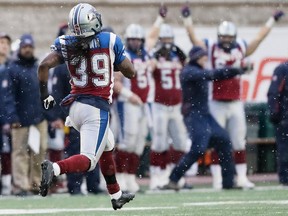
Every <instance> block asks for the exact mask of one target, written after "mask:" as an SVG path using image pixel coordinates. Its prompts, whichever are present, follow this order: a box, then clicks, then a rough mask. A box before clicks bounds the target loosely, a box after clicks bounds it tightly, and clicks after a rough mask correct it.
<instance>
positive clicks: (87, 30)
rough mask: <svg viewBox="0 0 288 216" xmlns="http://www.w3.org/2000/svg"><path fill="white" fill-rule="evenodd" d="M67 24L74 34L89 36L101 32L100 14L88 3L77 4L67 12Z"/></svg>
mask: <svg viewBox="0 0 288 216" xmlns="http://www.w3.org/2000/svg"><path fill="white" fill-rule="evenodd" d="M68 26H69V29H70V31H71V32H72V33H74V34H75V36H79V37H90V36H92V35H95V34H97V33H99V32H101V27H102V20H101V14H100V13H98V12H97V10H96V9H95V8H94V7H93V6H92V5H90V4H86V3H84V4H82V3H81V4H78V5H76V6H75V7H73V8H72V9H71V11H70V13H69V21H68Z"/></svg>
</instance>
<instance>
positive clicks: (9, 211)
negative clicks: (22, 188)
mask: <svg viewBox="0 0 288 216" xmlns="http://www.w3.org/2000/svg"><path fill="white" fill-rule="evenodd" d="M175 208H177V207H176V206H169V207H137V208H136V207H135V208H123V209H121V211H139V210H140V211H146V210H159V209H160V210H165V209H175ZM91 211H95V212H96V211H113V212H114V210H113V209H112V208H88V209H87V208H85V209H84V208H83V209H81V208H78V209H77V208H75V209H73V208H71V209H67V208H63V209H0V215H19V214H21V215H25V214H27V215H31V214H54V213H61V212H91Z"/></svg>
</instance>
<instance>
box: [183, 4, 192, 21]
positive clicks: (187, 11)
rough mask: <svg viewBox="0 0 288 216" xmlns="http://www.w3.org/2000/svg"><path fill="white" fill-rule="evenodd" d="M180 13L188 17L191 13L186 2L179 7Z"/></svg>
mask: <svg viewBox="0 0 288 216" xmlns="http://www.w3.org/2000/svg"><path fill="white" fill-rule="evenodd" d="M181 14H182V17H183V18H186V17H189V16H190V15H191V10H190V8H189V6H188V4H185V5H184V6H183V7H182V9H181Z"/></svg>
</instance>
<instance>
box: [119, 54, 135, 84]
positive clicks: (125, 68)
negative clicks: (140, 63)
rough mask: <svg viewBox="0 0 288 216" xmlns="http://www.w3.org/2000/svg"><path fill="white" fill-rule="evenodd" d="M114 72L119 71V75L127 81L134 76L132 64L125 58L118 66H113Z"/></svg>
mask: <svg viewBox="0 0 288 216" xmlns="http://www.w3.org/2000/svg"><path fill="white" fill-rule="evenodd" d="M115 70H117V71H118V70H119V71H121V73H122V74H123V75H124V76H125V77H127V78H129V79H131V78H133V77H135V74H136V71H135V69H134V66H133V64H132V63H131V61H130V60H129V59H128V58H127V57H126V58H125V59H124V60H123V61H122V62H121V63H120V64H119V65H116V66H115Z"/></svg>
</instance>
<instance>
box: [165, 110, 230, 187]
mask: <svg viewBox="0 0 288 216" xmlns="http://www.w3.org/2000/svg"><path fill="white" fill-rule="evenodd" d="M184 122H185V125H186V128H187V130H188V133H189V136H190V139H191V140H192V146H191V148H190V151H189V152H188V153H186V154H185V155H184V156H183V157H182V159H181V160H180V162H179V163H178V164H177V165H176V167H175V168H174V169H173V171H172V173H171V175H170V180H171V181H173V182H178V181H179V179H180V178H181V177H182V176H183V175H184V174H185V172H186V171H187V170H188V169H189V168H190V167H191V166H192V164H193V163H195V162H196V161H197V160H198V159H199V157H201V156H202V155H204V153H205V151H206V149H207V148H208V147H213V148H214V149H215V150H216V152H217V153H218V155H219V159H220V165H221V168H222V177H223V188H231V187H233V176H234V171H235V170H234V168H235V167H234V162H233V159H232V146H231V141H230V138H229V135H228V133H227V132H226V131H225V130H224V129H223V128H222V127H221V126H220V125H219V124H218V123H217V122H216V121H215V119H214V118H213V117H212V116H211V115H210V114H204V115H201V114H199V113H190V114H188V115H187V116H185V117H184Z"/></svg>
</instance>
